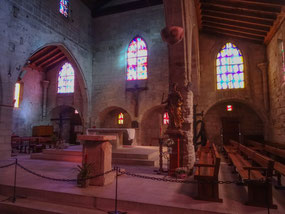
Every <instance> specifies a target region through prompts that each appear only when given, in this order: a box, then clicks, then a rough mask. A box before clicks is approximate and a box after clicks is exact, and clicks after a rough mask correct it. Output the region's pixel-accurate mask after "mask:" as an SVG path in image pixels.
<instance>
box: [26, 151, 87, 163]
mask: <svg viewBox="0 0 285 214" xmlns="http://www.w3.org/2000/svg"><path fill="white" fill-rule="evenodd" d="M31 159H38V160H55V161H68V162H75V163H81V162H82V157H81V155H80V156H78V155H65V154H63V155H62V154H44V153H33V154H31Z"/></svg>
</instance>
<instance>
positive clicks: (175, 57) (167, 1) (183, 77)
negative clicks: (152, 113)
mask: <svg viewBox="0 0 285 214" xmlns="http://www.w3.org/2000/svg"><path fill="white" fill-rule="evenodd" d="M164 7H165V17H166V29H169V30H170V29H171V27H173V26H177V27H181V28H183V30H184V33H183V39H182V40H181V41H180V42H177V43H175V44H174V43H173V42H172V41H170V42H168V50H169V84H170V87H171V86H172V85H173V83H177V86H178V87H177V88H178V90H179V91H180V92H181V94H182V97H183V100H184V106H183V107H184V113H183V118H184V124H183V127H182V129H181V130H180V131H181V132H182V133H183V136H184V140H183V141H184V142H183V148H182V150H183V154H180V155H182V166H185V167H188V168H189V169H192V168H193V166H194V162H195V150H194V145H193V93H192V91H191V90H190V87H189V86H190V85H191V39H192V38H191V37H192V36H191V35H192V28H193V25H195V23H194V22H195V21H196V20H192V18H191V17H193V16H190V14H191V12H193V11H195V8H194V3H193V1H189V0H164ZM193 8H194V10H193ZM196 24H197V23H196ZM174 33H175V32H174ZM170 34H171V33H170ZM162 36H163V35H162Z"/></svg>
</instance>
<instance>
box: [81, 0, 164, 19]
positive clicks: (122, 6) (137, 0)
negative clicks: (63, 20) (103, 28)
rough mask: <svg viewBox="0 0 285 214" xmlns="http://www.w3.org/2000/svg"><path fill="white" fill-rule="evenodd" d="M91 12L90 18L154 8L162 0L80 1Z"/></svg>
mask: <svg viewBox="0 0 285 214" xmlns="http://www.w3.org/2000/svg"><path fill="white" fill-rule="evenodd" d="M81 1H82V2H83V3H84V4H85V5H86V6H87V7H88V8H89V9H90V10H91V12H92V17H100V16H105V15H111V14H116V13H122V12H126V11H130V10H136V9H140V8H144V7H150V6H155V5H159V4H162V3H163V0H124V1H121V3H118V0H81Z"/></svg>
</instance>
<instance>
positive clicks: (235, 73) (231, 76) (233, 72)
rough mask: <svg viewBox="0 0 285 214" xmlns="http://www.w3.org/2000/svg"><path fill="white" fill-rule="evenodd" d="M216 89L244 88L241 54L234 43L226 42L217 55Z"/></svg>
mask: <svg viewBox="0 0 285 214" xmlns="http://www.w3.org/2000/svg"><path fill="white" fill-rule="evenodd" d="M216 67H217V89H218V90H220V89H236V88H244V64H243V56H242V54H241V52H240V50H239V49H238V48H237V46H236V45H234V44H232V43H226V44H225V45H224V46H223V47H222V50H221V51H220V52H219V53H218V55H217V61H216Z"/></svg>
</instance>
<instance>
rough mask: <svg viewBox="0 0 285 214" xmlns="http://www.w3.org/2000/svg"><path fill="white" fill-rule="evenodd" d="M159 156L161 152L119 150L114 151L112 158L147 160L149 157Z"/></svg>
mask: <svg viewBox="0 0 285 214" xmlns="http://www.w3.org/2000/svg"><path fill="white" fill-rule="evenodd" d="M158 156H159V152H153V153H150V154H129V153H117V152H114V153H113V154H112V158H113V159H114V158H116V159H119V158H123V159H127V158H129V159H145V160H148V159H152V158H155V157H158Z"/></svg>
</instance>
